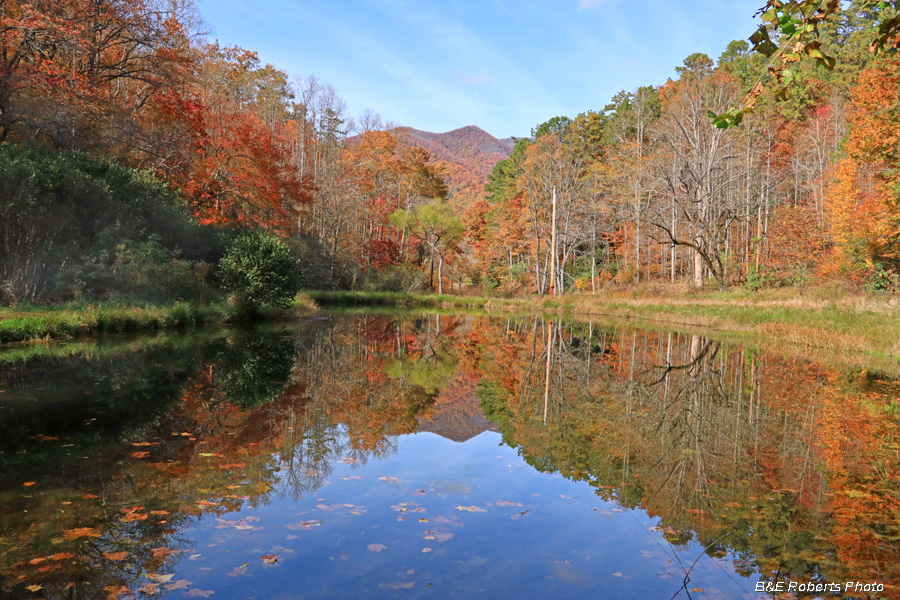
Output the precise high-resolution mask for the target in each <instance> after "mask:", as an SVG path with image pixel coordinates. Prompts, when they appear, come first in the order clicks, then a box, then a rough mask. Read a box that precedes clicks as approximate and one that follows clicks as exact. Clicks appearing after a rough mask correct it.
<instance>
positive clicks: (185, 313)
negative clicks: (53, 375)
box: [0, 296, 315, 344]
mask: <svg viewBox="0 0 900 600" xmlns="http://www.w3.org/2000/svg"><path fill="white" fill-rule="evenodd" d="M314 309H315V303H313V302H312V301H311V300H310V299H309V298H308V297H305V296H299V297H298V298H297V300H295V301H294V303H293V305H292V306H291V308H289V309H286V310H275V309H264V310H262V311H261V312H260V314H259V315H256V318H258V319H260V320H284V319H290V318H291V317H294V316H297V315H298V314H303V313H306V312H310V311H311V310H314ZM242 320H246V319H245V318H244V317H242V316H241V315H239V314H237V312H236V311H235V309H234V307H233V306H232V305H230V304H227V303H225V302H218V303H212V304H192V303H188V302H176V303H174V304H169V305H145V306H131V305H124V304H91V305H86V306H71V305H69V306H26V307H16V308H0V344H12V343H21V342H38V341H49V340H57V339H70V338H76V337H81V336H86V335H92V334H99V333H128V332H158V331H175V330H180V329H191V328H194V327H200V326H203V325H215V324H226V323H237V322H240V321H242Z"/></svg>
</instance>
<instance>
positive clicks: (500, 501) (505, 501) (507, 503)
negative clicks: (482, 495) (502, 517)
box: [494, 500, 522, 506]
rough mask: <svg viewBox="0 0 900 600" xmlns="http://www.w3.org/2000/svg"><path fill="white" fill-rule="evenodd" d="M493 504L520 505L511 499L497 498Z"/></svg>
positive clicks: (520, 504)
mask: <svg viewBox="0 0 900 600" xmlns="http://www.w3.org/2000/svg"><path fill="white" fill-rule="evenodd" d="M494 504H496V505H497V506H522V503H521V502H513V501H511V500H497V502H495V503H494Z"/></svg>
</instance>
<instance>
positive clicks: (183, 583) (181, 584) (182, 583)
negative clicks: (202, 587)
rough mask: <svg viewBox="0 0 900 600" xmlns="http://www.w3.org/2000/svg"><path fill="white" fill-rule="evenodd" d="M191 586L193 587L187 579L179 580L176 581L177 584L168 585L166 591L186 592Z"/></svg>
mask: <svg viewBox="0 0 900 600" xmlns="http://www.w3.org/2000/svg"><path fill="white" fill-rule="evenodd" d="M189 585H191V582H190V581H188V580H187V579H179V580H178V581H176V582H175V583H170V584H169V585H167V586H166V589H167V590H169V591H172V590H186V589H188V586H189Z"/></svg>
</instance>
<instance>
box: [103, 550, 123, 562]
mask: <svg viewBox="0 0 900 600" xmlns="http://www.w3.org/2000/svg"><path fill="white" fill-rule="evenodd" d="M103 558H105V559H107V560H114V561H118V560H125V559H126V558H128V551H127V550H122V551H121V552H104V553H103Z"/></svg>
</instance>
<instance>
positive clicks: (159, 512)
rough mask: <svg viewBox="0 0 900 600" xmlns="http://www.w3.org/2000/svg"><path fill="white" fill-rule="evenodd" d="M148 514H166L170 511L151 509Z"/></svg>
mask: <svg viewBox="0 0 900 600" xmlns="http://www.w3.org/2000/svg"><path fill="white" fill-rule="evenodd" d="M150 514H151V515H168V514H170V513H169V511H167V510H151V511H150Z"/></svg>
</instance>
